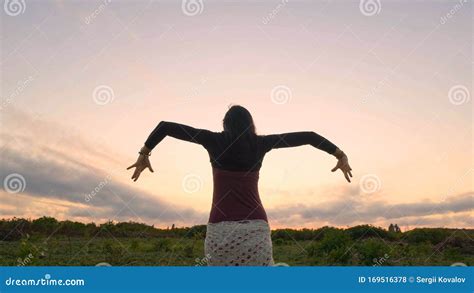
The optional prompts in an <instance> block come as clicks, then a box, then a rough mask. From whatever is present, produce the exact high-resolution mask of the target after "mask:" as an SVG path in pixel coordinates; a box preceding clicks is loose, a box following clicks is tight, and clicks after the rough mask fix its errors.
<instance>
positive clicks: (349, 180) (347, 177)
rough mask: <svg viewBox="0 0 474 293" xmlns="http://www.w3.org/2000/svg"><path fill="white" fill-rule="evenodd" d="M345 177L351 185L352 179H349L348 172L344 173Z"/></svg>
mask: <svg viewBox="0 0 474 293" xmlns="http://www.w3.org/2000/svg"><path fill="white" fill-rule="evenodd" d="M344 177H346V180H347V181H348V182H349V183H351V179H350V178H349V175H347V173H346V172H344Z"/></svg>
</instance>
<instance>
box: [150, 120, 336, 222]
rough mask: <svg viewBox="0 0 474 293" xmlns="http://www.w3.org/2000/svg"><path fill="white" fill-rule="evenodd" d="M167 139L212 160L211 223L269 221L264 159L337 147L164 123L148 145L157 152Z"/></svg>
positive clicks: (298, 135) (313, 137)
mask: <svg viewBox="0 0 474 293" xmlns="http://www.w3.org/2000/svg"><path fill="white" fill-rule="evenodd" d="M166 136H171V137H174V138H177V139H181V140H185V141H189V142H193V143H197V144H200V145H202V146H203V147H204V148H205V149H206V150H207V152H208V153H209V157H210V159H211V164H212V167H213V169H212V174H213V181H214V190H213V196H212V208H211V213H210V216H209V223H218V222H222V221H241V220H264V221H268V219H267V214H266V212H265V209H264V208H263V205H262V202H261V200H260V195H259V192H258V179H259V172H258V171H259V170H260V167H261V166H262V161H263V157H264V156H265V154H266V153H267V152H269V151H270V150H272V149H278V148H287V147H296V146H301V145H307V144H309V145H312V146H314V147H316V148H318V149H320V150H323V151H326V152H328V153H330V154H333V153H334V152H335V151H336V146H335V145H334V144H333V143H331V142H330V141H328V140H327V139H325V138H324V137H322V136H320V135H318V134H316V133H314V132H309V131H308V132H293V133H283V134H273V135H250V134H242V135H240V136H236V137H232V136H230V135H229V133H227V132H225V131H224V132H219V133H217V132H212V131H209V130H204V129H196V128H193V127H190V126H186V125H182V124H178V123H172V122H160V124H158V126H157V127H156V128H155V130H153V132H152V133H151V134H150V136H149V137H148V139H147V140H146V142H145V146H146V147H147V148H149V149H150V150H151V149H153V148H154V147H155V146H156V145H157V144H158V143H159V142H160V141H162V140H163V139H164V138H165V137H166Z"/></svg>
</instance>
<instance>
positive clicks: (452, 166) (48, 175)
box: [0, 0, 474, 229]
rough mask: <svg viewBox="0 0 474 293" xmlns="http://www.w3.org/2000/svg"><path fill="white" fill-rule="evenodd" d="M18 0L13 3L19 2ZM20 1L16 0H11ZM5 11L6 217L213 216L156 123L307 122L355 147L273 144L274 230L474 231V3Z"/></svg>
mask: <svg viewBox="0 0 474 293" xmlns="http://www.w3.org/2000/svg"><path fill="white" fill-rule="evenodd" d="M12 2H15V3H12ZM16 3H19V4H18V5H14V4H16ZM2 4H3V5H2V7H3V10H2V11H1V22H0V24H1V51H0V52H1V55H0V62H1V77H0V79H1V104H0V106H1V108H0V121H1V124H0V180H1V182H0V183H2V184H1V185H2V186H1V187H2V188H1V189H0V218H10V217H27V218H36V217H41V216H52V217H56V218H58V219H70V220H76V221H83V222H92V221H94V222H99V223H100V222H105V221H107V220H114V221H137V222H145V223H149V224H154V225H155V226H157V227H167V226H170V225H171V224H175V225H178V226H190V225H195V224H204V223H206V222H207V219H208V213H209V209H210V207H211V199H212V173H211V166H210V163H209V157H208V154H207V153H206V151H205V149H204V148H202V147H201V146H199V145H195V144H189V143H186V142H182V141H178V140H174V139H172V138H166V139H165V140H164V141H163V142H162V143H161V144H159V145H158V146H157V147H156V149H154V150H153V152H152V156H151V162H152V165H153V167H154V169H155V173H153V174H151V173H149V172H144V173H143V174H142V176H141V177H140V179H139V180H138V181H137V182H132V181H131V180H130V177H131V175H132V174H131V172H130V171H127V170H126V167H127V166H129V165H131V164H132V163H133V162H134V161H135V160H136V157H137V152H138V150H139V149H140V147H141V146H142V145H143V142H144V141H145V139H146V138H147V136H148V135H149V133H150V132H151V131H152V130H153V129H154V127H155V126H156V125H157V124H158V123H159V122H160V121H162V120H164V121H174V122H179V123H184V124H187V125H191V126H194V127H197V128H205V129H210V130H213V131H221V129H222V118H223V116H224V114H225V111H226V110H227V109H228V107H229V105H232V104H240V105H243V106H245V107H247V108H248V109H249V110H250V111H251V113H252V115H253V117H254V120H255V123H256V127H257V132H258V133H259V134H273V133H284V132H290V131H315V132H317V133H318V134H320V135H323V136H324V137H326V138H328V139H329V140H331V141H332V142H334V143H335V144H336V145H337V146H338V147H339V148H341V149H342V150H343V151H344V152H345V153H346V154H347V155H348V157H349V162H350V164H351V166H352V168H353V175H354V177H353V180H352V183H350V184H349V183H347V182H345V180H344V177H343V176H342V174H341V173H331V172H330V170H331V168H332V167H334V165H335V164H336V161H335V159H334V157H332V156H330V155H328V154H326V153H324V152H321V151H319V150H317V149H314V148H312V147H310V146H303V147H298V148H291V149H284V150H274V151H272V152H270V153H269V154H268V155H267V156H266V157H265V160H264V163H263V167H262V169H261V172H260V196H261V199H262V202H263V204H264V206H265V208H266V210H267V213H268V216H269V222H270V225H271V226H272V227H273V228H282V227H291V228H302V227H307V228H317V227H321V226H325V225H330V226H338V227H347V226H353V225H358V224H371V225H375V226H382V227H388V225H389V224H390V223H397V224H398V225H399V226H400V227H401V228H402V229H412V228H414V227H457V228H473V227H474V225H473V218H472V208H473V206H474V204H473V203H474V202H473V195H474V187H473V179H474V172H473V171H474V162H473V136H472V132H473V106H472V103H473V102H472V96H471V94H472V84H473V83H472V81H473V76H472V65H473V50H472V46H473V31H472V25H473V13H472V12H473V10H472V2H470V1H462V0H461V1H425V2H413V1H384V0H380V1H377V0H372V1H371V0H362V1H335V0H333V1H285V0H283V1H281V0H280V1H206V0H204V1H199V0H196V1H186V0H185V1H144V0H143V1H142V0H139V1H118V0H117V1H116V0H111V1H52V0H50V1H41V2H40V1H8V0H5V1H3V3H2Z"/></svg>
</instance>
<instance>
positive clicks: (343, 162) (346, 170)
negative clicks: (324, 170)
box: [331, 149, 352, 183]
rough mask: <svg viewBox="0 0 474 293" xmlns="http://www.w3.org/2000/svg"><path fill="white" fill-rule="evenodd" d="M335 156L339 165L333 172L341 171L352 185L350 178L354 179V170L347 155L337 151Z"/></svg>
mask: <svg viewBox="0 0 474 293" xmlns="http://www.w3.org/2000/svg"><path fill="white" fill-rule="evenodd" d="M335 156H336V157H337V164H336V167H334V168H332V170H331V171H332V172H335V171H336V170H337V169H341V171H342V173H343V174H344V177H345V178H346V180H347V181H348V182H349V183H350V182H351V178H350V177H352V172H351V171H352V168H351V166H350V165H349V159H348V158H347V156H346V154H344V152H342V151H341V150H339V149H338V150H337V151H336V153H335Z"/></svg>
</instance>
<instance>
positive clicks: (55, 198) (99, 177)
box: [0, 112, 206, 224]
mask: <svg viewBox="0 0 474 293" xmlns="http://www.w3.org/2000/svg"><path fill="white" fill-rule="evenodd" d="M18 120H21V121H22V123H23V125H22V126H24V127H25V128H26V129H27V131H25V132H22V133H21V135H18V136H15V137H11V136H8V135H9V134H8V133H2V137H3V138H8V140H4V143H1V144H0V148H1V156H0V178H1V179H2V180H4V178H6V177H7V176H8V175H9V174H12V173H18V174H21V176H23V177H24V178H25V182H26V186H25V190H24V191H23V192H22V193H21V194H11V193H8V192H6V191H5V192H3V193H1V194H0V198H2V200H1V202H2V205H3V207H1V208H2V214H11V213H12V211H14V210H16V215H17V216H22V215H23V214H27V215H28V216H30V215H31V214H33V215H51V216H57V214H60V215H62V216H63V217H66V218H88V219H96V220H101V219H102V220H103V219H111V220H130V219H136V220H139V221H145V222H148V223H156V224H169V223H187V224H201V223H203V222H205V220H206V214H205V213H203V212H201V211H197V210H194V209H192V208H186V207H182V206H178V205H174V204H172V203H170V202H167V201H165V200H163V199H161V198H159V197H157V196H156V195H153V194H150V193H149V192H145V191H142V190H139V189H137V188H134V187H131V186H129V185H127V184H125V183H122V182H120V180H118V179H117V178H116V176H114V168H120V170H121V169H123V168H124V167H123V166H122V165H119V164H117V163H116V161H114V160H110V159H108V156H105V155H103V153H107V152H106V150H103V149H99V150H94V149H93V148H92V147H91V144H90V143H88V142H87V141H85V140H84V139H82V138H81V137H79V136H78V135H76V134H74V139H72V140H71V139H64V138H63V139H61V140H60V142H61V143H60V145H58V144H55V142H58V141H59V138H58V137H57V136H58V135H60V134H61V133H64V131H62V132H61V131H60V130H58V129H59V128H58V127H57V126H55V125H51V124H49V125H48V123H47V122H45V121H43V120H42V119H36V120H35V119H32V117H31V116H29V115H26V114H24V113H21V112H13V113H10V114H9V115H8V117H7V122H8V123H9V124H14V123H15V121H18ZM45 125H47V126H45ZM66 133H67V132H66ZM34 135H35V136H34ZM89 162H93V163H94V164H93V165H92V164H91V163H89ZM117 165H118V166H117ZM96 166H100V167H102V168H103V169H106V170H112V171H111V172H106V171H104V170H103V169H101V168H99V167H96ZM111 166H112V167H111ZM115 170H118V169H115ZM121 171H122V170H121ZM20 199H22V200H20ZM7 205H8V206H7ZM48 206H49V207H50V206H55V209H56V211H57V212H56V213H55V212H54V210H55V209H50V208H48ZM35 207H36V208H37V209H41V210H35ZM45 208H47V210H48V212H50V213H53V214H48V213H47V212H46V210H45Z"/></svg>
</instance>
